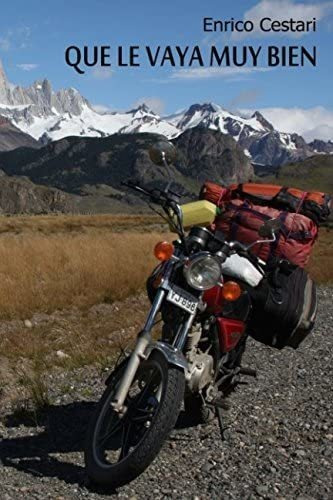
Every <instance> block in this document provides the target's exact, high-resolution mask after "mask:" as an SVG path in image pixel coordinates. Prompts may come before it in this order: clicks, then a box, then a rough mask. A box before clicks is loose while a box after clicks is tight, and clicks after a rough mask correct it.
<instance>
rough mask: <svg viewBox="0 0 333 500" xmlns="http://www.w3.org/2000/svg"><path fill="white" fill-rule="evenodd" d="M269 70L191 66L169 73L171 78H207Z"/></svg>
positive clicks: (267, 69)
mask: <svg viewBox="0 0 333 500" xmlns="http://www.w3.org/2000/svg"><path fill="white" fill-rule="evenodd" d="M266 71H271V68H250V67H242V68H237V67H223V68H193V69H178V70H176V71H174V72H173V73H171V76H170V78H171V79H173V80H199V79H200V80H201V79H208V78H235V77H246V76H249V75H250V74H252V73H260V72H266Z"/></svg>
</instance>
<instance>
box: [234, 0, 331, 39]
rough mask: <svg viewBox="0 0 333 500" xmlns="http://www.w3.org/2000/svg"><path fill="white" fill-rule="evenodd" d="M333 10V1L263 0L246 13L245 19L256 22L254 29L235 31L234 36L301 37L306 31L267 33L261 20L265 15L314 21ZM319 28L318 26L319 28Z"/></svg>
mask: <svg viewBox="0 0 333 500" xmlns="http://www.w3.org/2000/svg"><path fill="white" fill-rule="evenodd" d="M332 10H333V2H332V1H330V2H320V1H316V2H313V3H312V4H310V3H299V2H298V3H295V1H294V0H261V1H260V2H259V3H257V4H256V5H254V7H252V8H251V9H249V10H247V11H246V12H245V13H244V21H252V22H253V23H254V30H253V31H251V32H248V33H247V32H244V33H243V32H242V33H238V32H234V33H233V34H232V38H234V39H242V38H249V37H250V36H256V37H258V36H271V37H272V36H276V35H280V36H290V37H293V38H300V37H302V36H304V35H305V34H306V32H296V33H292V32H290V31H287V32H280V33H275V32H268V33H265V32H263V31H262V30H261V29H260V20H261V19H263V18H264V17H270V18H271V19H273V20H277V21H283V20H288V19H293V20H295V21H296V20H297V21H312V19H313V18H314V17H315V18H316V19H317V22H318V21H320V20H321V19H323V18H324V17H325V16H326V15H327V14H328V13H329V12H330V11H332ZM317 29H318V28H317Z"/></svg>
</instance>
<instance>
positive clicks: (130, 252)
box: [0, 215, 333, 319]
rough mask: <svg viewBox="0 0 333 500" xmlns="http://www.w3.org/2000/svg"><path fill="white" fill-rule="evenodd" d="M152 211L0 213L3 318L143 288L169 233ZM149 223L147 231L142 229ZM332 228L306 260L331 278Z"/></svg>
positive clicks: (317, 273)
mask: <svg viewBox="0 0 333 500" xmlns="http://www.w3.org/2000/svg"><path fill="white" fill-rule="evenodd" d="M157 222H158V219H156V217H155V216H152V217H149V216H128V215H125V216H121V215H117V216H114V215H105V216H104V215H103V216H41V217H28V216H26V217H1V218H0V319H10V318H29V317H30V316H31V315H32V314H33V313H35V312H52V311H54V310H56V309H62V308H66V307H71V306H77V307H79V308H88V307H90V306H91V305H93V304H96V303H100V302H107V303H111V302H113V301H115V300H122V299H124V298H125V297H128V296H129V295H131V294H134V293H136V292H137V291H138V290H140V289H142V288H143V287H144V284H145V280H146V278H147V276H148V275H149V272H150V271H151V269H152V268H153V267H154V265H156V260H155V259H154V257H153V253H152V250H153V247H154V245H155V243H156V242H157V241H158V240H160V239H161V238H163V237H167V238H169V237H170V235H169V234H167V233H164V234H163V233H162V229H163V227H162V226H161V227H160V228H158V227H157V229H159V230H160V231H159V232H150V231H151V230H152V229H156V226H157ZM142 231H146V232H142ZM332 236H333V232H332V231H331V230H329V229H326V228H322V229H321V231H320V235H319V240H318V242H317V243H316V245H315V249H314V252H313V255H312V258H311V261H310V264H309V266H308V269H309V271H310V273H311V275H312V276H313V277H314V279H315V280H316V281H317V282H323V283H327V282H333V252H332V242H333V237H332Z"/></svg>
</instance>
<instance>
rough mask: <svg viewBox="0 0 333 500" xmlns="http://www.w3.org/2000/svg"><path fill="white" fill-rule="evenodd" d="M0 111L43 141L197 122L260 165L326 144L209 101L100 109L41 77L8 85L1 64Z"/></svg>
mask: <svg viewBox="0 0 333 500" xmlns="http://www.w3.org/2000/svg"><path fill="white" fill-rule="evenodd" d="M0 115H3V116H5V117H7V118H8V119H9V120H10V121H11V122H12V124H13V125H15V126H16V127H18V128H19V129H21V130H22V131H23V132H25V133H27V134H29V135H30V136H32V137H33V138H34V139H36V140H38V141H39V142H40V143H44V144H45V143H47V142H50V141H54V140H58V139H62V138H63V137H68V136H84V137H105V136H108V135H112V134H114V133H133V132H151V133H158V134H162V135H165V136H166V137H168V138H169V139H171V138H175V137H177V136H179V135H180V134H182V133H183V132H185V131H186V130H188V129H190V128H194V127H198V126H199V127H204V128H209V129H213V130H219V131H221V132H222V133H223V134H228V135H231V136H232V137H233V138H234V139H235V140H236V141H237V142H238V144H239V145H240V146H241V147H242V148H243V150H244V152H245V154H246V155H247V156H248V157H249V158H251V159H252V161H253V162H255V163H259V164H263V165H274V166H276V165H281V164H283V163H286V162H288V161H292V160H299V159H303V158H306V157H307V156H311V155H313V154H316V153H319V152H320V151H319V149H321V150H326V149H327V147H328V146H327V147H326V146H325V144H326V143H325V144H324V145H322V144H320V148H319V146H318V144H316V145H311V144H310V145H309V144H307V143H306V142H305V141H304V139H303V138H302V137H301V136H299V135H297V134H287V133H283V132H279V131H277V130H275V129H274V127H273V126H272V125H271V124H270V123H269V122H268V121H267V120H266V119H265V118H264V116H263V115H262V114H260V113H259V112H255V113H254V114H253V115H252V116H251V117H243V116H240V115H238V114H234V113H231V112H229V111H226V110H225V109H223V108H222V107H221V106H219V105H217V104H212V103H206V104H194V105H192V106H190V107H189V108H188V109H187V110H185V111H182V112H180V113H176V114H174V115H170V116H165V117H160V116H158V115H157V114H156V113H154V112H153V111H152V110H151V109H149V108H148V107H147V106H146V105H145V104H143V105H141V106H139V107H138V108H136V109H132V110H130V111H127V112H107V113H100V112H98V111H96V110H95V109H94V108H93V106H92V105H91V104H90V103H89V102H88V101H87V99H85V98H84V97H82V96H81V94H80V93H79V92H78V91H77V90H76V89H74V88H69V89H62V90H59V91H54V90H53V89H52V86H51V83H50V82H49V81H48V80H47V79H44V80H39V81H36V82H34V83H33V84H32V85H31V86H29V87H27V88H24V87H21V86H15V85H13V84H11V83H9V81H8V79H7V77H6V75H5V72H4V70H3V68H2V66H1V62H0ZM325 148H326V149H325ZM329 149H331V145H330V146H329Z"/></svg>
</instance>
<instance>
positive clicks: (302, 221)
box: [212, 200, 318, 267]
mask: <svg viewBox="0 0 333 500" xmlns="http://www.w3.org/2000/svg"><path fill="white" fill-rule="evenodd" d="M275 218H279V219H280V220H281V223H282V226H281V229H280V230H279V232H278V233H277V235H276V241H274V242H272V243H258V244H256V245H254V246H253V247H252V248H251V252H252V253H253V254H255V255H257V257H259V258H260V259H262V260H263V261H265V262H270V261H272V260H274V261H275V260H276V259H287V260H289V261H290V262H291V263H293V264H296V265H298V266H301V267H304V266H305V265H306V264H307V262H308V260H309V258H310V255H311V251H312V248H313V245H314V243H315V241H316V238H317V234H318V227H317V225H316V224H315V223H314V222H313V221H312V220H311V219H309V218H308V217H305V216H304V215H302V214H297V213H290V212H287V211H281V210H277V209H275V208H270V207H264V206H260V205H253V204H252V203H250V202H249V201H242V200H232V201H230V202H229V203H227V204H226V205H225V209H224V211H223V212H222V213H221V214H220V215H218V216H217V217H216V218H215V221H214V225H213V226H212V229H213V230H216V231H222V232H223V234H224V236H225V237H226V239H227V240H230V241H233V240H236V241H240V242H242V243H244V244H246V245H249V244H251V243H254V242H256V241H258V240H262V238H261V237H260V236H259V228H260V227H261V226H262V225H263V224H264V222H265V221H267V220H269V219H275Z"/></svg>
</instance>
